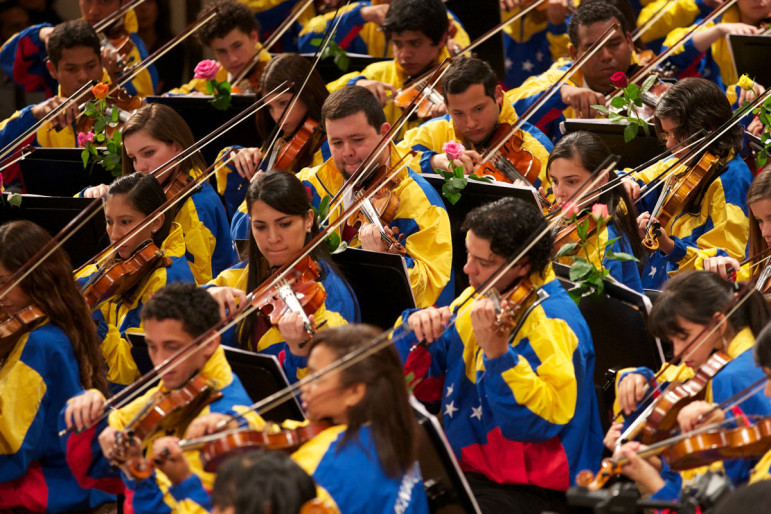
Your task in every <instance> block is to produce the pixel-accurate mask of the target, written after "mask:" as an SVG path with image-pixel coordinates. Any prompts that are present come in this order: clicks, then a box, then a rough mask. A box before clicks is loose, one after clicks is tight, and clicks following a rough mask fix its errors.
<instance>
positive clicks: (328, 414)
mask: <svg viewBox="0 0 771 514" xmlns="http://www.w3.org/2000/svg"><path fill="white" fill-rule="evenodd" d="M337 360H338V358H337V356H336V355H335V353H334V352H333V351H332V350H331V349H330V348H329V347H328V346H327V345H325V344H323V343H321V344H318V345H316V346H314V347H313V349H312V350H311V353H310V355H308V373H309V374H311V373H315V372H317V371H319V370H321V369H324V368H326V367H327V366H329V365H330V364H333V363H335V362H336V361H337ZM363 392H364V386H363V385H362V384H356V385H352V386H349V387H345V388H344V387H343V386H342V385H341V383H340V373H339V372H337V371H333V372H331V373H328V374H326V375H324V376H322V377H321V378H320V379H318V380H315V381H313V382H311V383H309V384H307V385H305V386H303V387H302V396H301V399H302V406H303V409H304V410H305V415H306V416H307V417H308V419H309V420H311V421H319V420H322V419H326V418H329V419H331V420H332V421H333V422H334V423H335V424H347V423H348V408H349V407H353V406H355V405H356V404H357V403H358V402H359V401H361V398H362V396H363Z"/></svg>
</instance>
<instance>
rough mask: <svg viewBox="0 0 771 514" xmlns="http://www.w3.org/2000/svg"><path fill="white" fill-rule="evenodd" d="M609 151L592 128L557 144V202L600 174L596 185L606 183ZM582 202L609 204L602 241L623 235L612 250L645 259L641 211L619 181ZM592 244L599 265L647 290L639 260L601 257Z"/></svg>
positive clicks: (553, 163)
mask: <svg viewBox="0 0 771 514" xmlns="http://www.w3.org/2000/svg"><path fill="white" fill-rule="evenodd" d="M608 155H610V149H609V148H608V146H607V145H606V144H605V142H604V141H603V140H602V138H600V136H598V135H597V134H594V133H592V132H584V131H577V132H571V133H570V134H567V135H565V136H564V137H563V138H562V139H560V140H559V141H558V142H557V144H556V145H554V150H552V152H551V154H550V155H549V160H548V162H547V169H548V171H547V173H548V175H549V180H550V182H551V185H552V190H553V191H554V199H555V201H556V202H557V204H558V205H563V204H564V203H565V202H567V201H568V199H569V198H571V197H573V195H575V194H576V192H577V191H578V190H579V188H580V187H581V185H582V184H585V183H588V182H590V181H591V179H592V178H594V177H596V176H597V174H602V176H603V178H602V179H600V181H599V182H598V183H597V184H596V185H595V188H599V187H602V186H604V185H606V184H607V183H608V172H607V170H602V169H600V166H601V165H602V163H603V161H604V160H605V159H606V158H607V157H608ZM584 192H585V193H588V190H586V189H584ZM575 198H578V197H575ZM578 203H579V204H580V205H581V206H582V208H583V209H582V210H584V209H585V210H586V211H588V210H591V208H592V205H595V204H604V205H606V206H607V209H608V213H609V214H610V221H609V222H608V224H607V225H605V228H604V229H603V231H602V233H601V234H600V236H599V243H600V245H604V244H605V243H606V242H607V241H610V240H612V239H616V238H619V239H618V241H616V242H615V243H613V244H612V245H611V246H610V248H609V250H610V251H612V252H616V253H618V252H623V253H628V254H632V255H634V256H635V257H637V258H638V259H639V260H642V259H643V246H642V242H641V241H640V234H639V232H638V230H637V212H636V211H635V208H634V204H633V203H632V202H631V200H629V196H628V194H627V192H626V190H625V189H624V188H623V187H621V186H620V185H618V186H617V187H614V188H612V189H609V190H608V191H605V192H604V193H602V194H601V195H600V196H599V197H597V198H594V195H593V194H592V193H588V197H587V198H586V201H583V202H578ZM591 244H594V243H591ZM592 248H593V249H591V250H589V251H588V252H587V254H588V257H589V260H590V261H591V262H592V264H594V266H595V267H597V268H599V267H600V266H602V267H604V268H605V269H607V270H608V271H610V276H611V277H613V278H614V279H616V280H617V281H618V282H620V283H622V284H624V285H625V286H627V287H629V288H631V289H634V290H635V291H637V292H638V293H642V292H643V288H642V283H641V282H640V270H639V269H638V267H637V263H636V262H634V261H619V260H615V259H608V258H606V257H605V255H604V254H603V256H602V259H601V260H600V259H599V256H598V254H597V252H596V249H595V248H596V247H592ZM560 262H562V263H563V264H570V262H571V260H570V259H569V258H567V257H565V258H563V259H561V260H560Z"/></svg>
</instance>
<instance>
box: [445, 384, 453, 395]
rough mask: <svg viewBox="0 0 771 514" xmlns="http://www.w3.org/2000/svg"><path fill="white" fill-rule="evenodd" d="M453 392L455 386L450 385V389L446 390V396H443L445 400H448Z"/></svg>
mask: <svg viewBox="0 0 771 514" xmlns="http://www.w3.org/2000/svg"><path fill="white" fill-rule="evenodd" d="M454 390H455V384H450V387H448V388H447V396H445V398H449V397H450V395H451V394H452V392H453V391H454Z"/></svg>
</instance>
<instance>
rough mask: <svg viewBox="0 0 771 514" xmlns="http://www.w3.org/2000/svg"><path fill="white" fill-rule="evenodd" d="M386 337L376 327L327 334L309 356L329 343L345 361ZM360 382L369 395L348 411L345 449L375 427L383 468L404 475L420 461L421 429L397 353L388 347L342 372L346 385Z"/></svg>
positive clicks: (334, 330) (319, 337)
mask: <svg viewBox="0 0 771 514" xmlns="http://www.w3.org/2000/svg"><path fill="white" fill-rule="evenodd" d="M380 334H381V330H380V329H378V328H376V327H373V326H371V325H344V326H341V327H336V328H330V329H328V330H322V331H321V332H319V333H318V334H316V336H315V337H314V338H313V340H312V341H311V344H310V350H309V353H312V352H313V349H314V348H315V347H317V346H319V345H324V346H326V347H327V348H329V349H330V350H331V351H332V353H334V354H335V356H336V357H337V358H338V359H339V358H341V357H343V356H344V355H347V354H348V353H350V352H352V351H353V350H355V349H357V348H360V347H361V346H362V345H366V344H368V343H369V342H370V341H372V340H373V339H375V338H376V337H377V336H379V335H380ZM359 383H361V384H364V385H365V386H366V392H365V394H364V397H363V398H362V400H361V401H360V402H359V403H358V404H356V405H354V406H351V407H348V410H347V415H348V428H347V430H346V432H345V436H343V439H342V441H341V443H342V444H341V445H345V444H347V443H349V442H352V441H353V439H354V438H355V437H356V434H357V433H358V431H359V428H361V426H362V425H364V424H366V423H370V424H371V426H372V436H373V438H374V440H375V447H376V448H377V454H378V458H379V459H380V464H381V465H382V466H383V470H384V471H385V472H386V474H387V475H389V476H391V477H399V476H401V475H402V474H403V473H404V472H405V471H407V470H408V469H410V467H412V465H413V463H414V462H415V459H416V444H415V441H416V437H417V430H416V427H415V418H414V416H413V413H412V409H411V407H410V404H409V399H408V394H407V386H406V384H405V381H404V371H403V369H402V364H401V360H400V359H399V355H398V354H397V352H396V349H395V348H394V347H393V346H387V347H385V348H383V349H382V350H380V351H378V352H376V353H374V354H372V355H370V356H369V357H366V358H365V359H363V360H361V361H359V362H357V363H356V364H353V365H351V366H349V367H348V368H346V369H344V370H342V371H340V385H341V387H343V388H346V387H349V386H352V385H354V384H359Z"/></svg>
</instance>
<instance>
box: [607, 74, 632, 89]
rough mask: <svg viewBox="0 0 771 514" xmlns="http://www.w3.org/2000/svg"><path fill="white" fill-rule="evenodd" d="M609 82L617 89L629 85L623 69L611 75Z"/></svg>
mask: <svg viewBox="0 0 771 514" xmlns="http://www.w3.org/2000/svg"><path fill="white" fill-rule="evenodd" d="M610 82H611V83H612V84H613V85H614V86H616V87H617V88H619V89H623V88H625V87H626V86H628V85H629V80H627V78H626V74H625V73H624V72H623V71H617V72H616V73H614V74H613V75H611V76H610Z"/></svg>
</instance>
